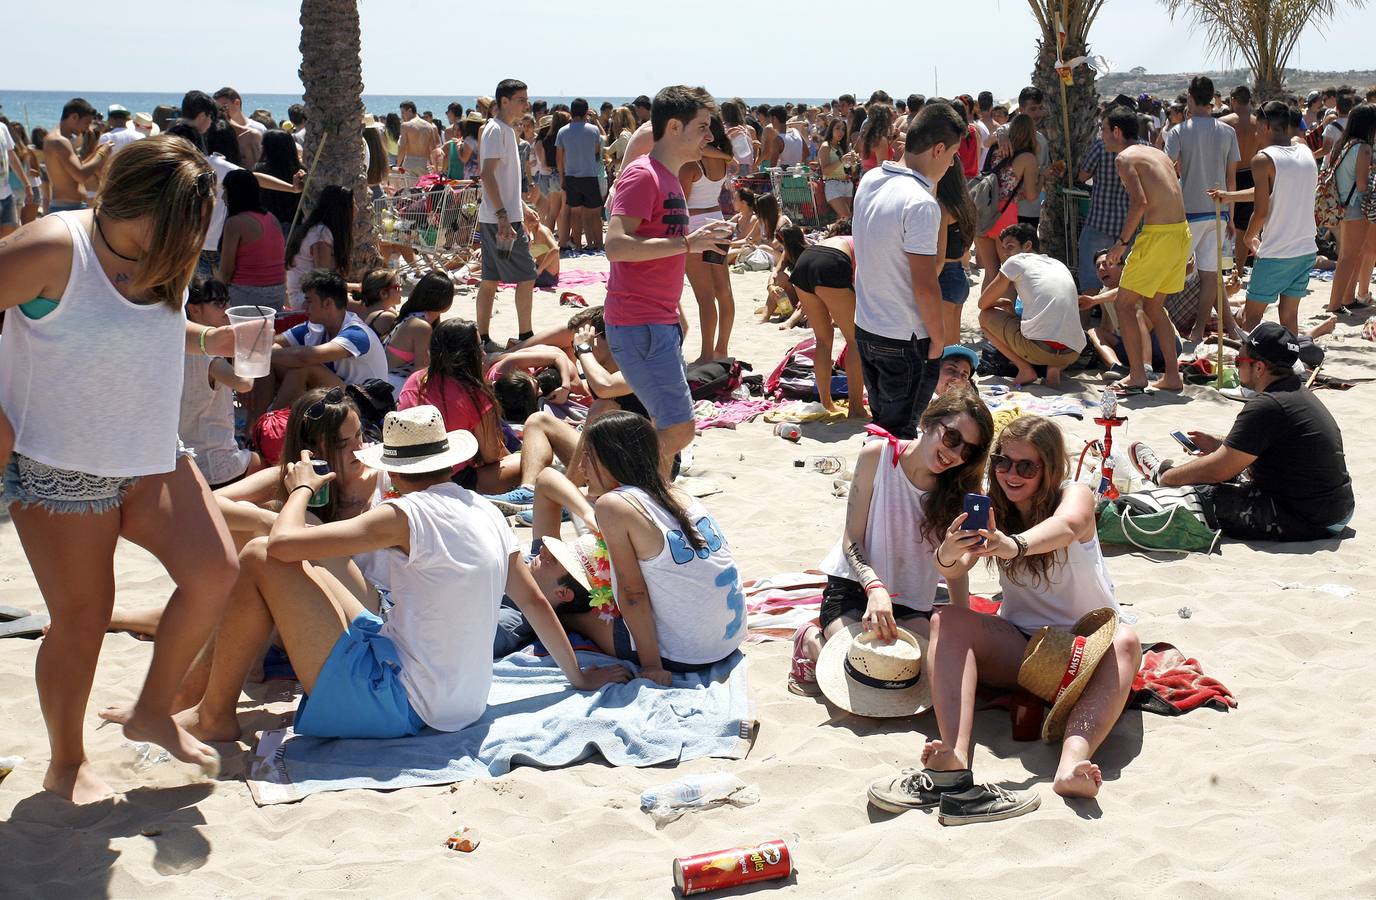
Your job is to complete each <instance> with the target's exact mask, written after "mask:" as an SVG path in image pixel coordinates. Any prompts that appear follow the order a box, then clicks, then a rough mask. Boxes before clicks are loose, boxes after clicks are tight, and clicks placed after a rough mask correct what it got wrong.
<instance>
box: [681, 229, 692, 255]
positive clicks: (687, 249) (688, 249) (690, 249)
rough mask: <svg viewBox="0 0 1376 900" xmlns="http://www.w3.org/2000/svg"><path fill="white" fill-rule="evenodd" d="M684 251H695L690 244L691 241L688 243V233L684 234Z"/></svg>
mask: <svg viewBox="0 0 1376 900" xmlns="http://www.w3.org/2000/svg"><path fill="white" fill-rule="evenodd" d="M683 252H684V253H692V252H693V245H692V244H690V243H688V235H686V234H685V235H684V236H683Z"/></svg>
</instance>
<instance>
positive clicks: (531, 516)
mask: <svg viewBox="0 0 1376 900" xmlns="http://www.w3.org/2000/svg"><path fill="white" fill-rule="evenodd" d="M572 520H573V517H572V516H570V515H569V511H568V510H567V509H565V510H562V511H561V513H560V516H559V521H560V522H571V521H572ZM516 524H517V525H524V526H525V527H527V528H534V527H535V508H534V507H528V508H526V509H523V510H521V511H520V512H518V513H517V514H516Z"/></svg>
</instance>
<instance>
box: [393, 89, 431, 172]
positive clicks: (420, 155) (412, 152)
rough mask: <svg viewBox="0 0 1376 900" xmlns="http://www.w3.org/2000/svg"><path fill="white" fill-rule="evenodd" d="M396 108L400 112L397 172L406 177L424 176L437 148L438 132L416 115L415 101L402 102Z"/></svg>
mask: <svg viewBox="0 0 1376 900" xmlns="http://www.w3.org/2000/svg"><path fill="white" fill-rule="evenodd" d="M397 108H398V109H400V110H401V138H400V139H399V140H398V141H397V170H398V171H401V172H405V173H406V174H408V175H424V174H425V173H426V172H428V171H429V170H430V154H432V153H434V152H435V148H436V147H438V146H439V143H440V135H439V132H438V131H436V130H435V126H433V125H431V124H430V123H429V122H427V121H425V120H424V119H422V118H421V117H420V116H418V115H416V104H415V101H413V100H403V101H402V102H401V104H400V105H399V106H398V107H397Z"/></svg>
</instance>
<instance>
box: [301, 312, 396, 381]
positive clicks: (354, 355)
mask: <svg viewBox="0 0 1376 900" xmlns="http://www.w3.org/2000/svg"><path fill="white" fill-rule="evenodd" d="M282 336H283V337H285V338H286V339H287V346H289V347H318V346H320V345H321V344H326V343H329V344H338V345H339V346H341V347H343V348H344V349H346V350H348V351H349V355H348V356H346V357H344V358H343V359H338V360H335V361H334V362H332V363H326V364H325V368H327V369H329V370H330V371H331V372H333V373H334V374H336V375H338V376H339V379H340V381H343V382H344V383H345V384H361V383H363V382H364V381H367V380H368V379H369V378H381V379H384V380H385V379H386V378H387V351H386V350H384V349H383V347H382V341H380V340H378V338H377V335H376V334H374V333H373V329H371V328H369V327H368V326H367V325H364V324H363V320H362V319H360V318H359V317H358V315H357V314H355V313H352V312H346V313H344V326H343V327H342V328H340V329H339V334H336V335H335V336H334V337H332V338H329V339H328V340H327V339H326V336H325V326H323V325H315V324H312V323H310V322H302V323H301V324H300V325H294V326H292V327H291V328H288V329H287V330H286V331H284V332H283V333H282Z"/></svg>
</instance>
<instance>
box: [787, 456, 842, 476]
mask: <svg viewBox="0 0 1376 900" xmlns="http://www.w3.org/2000/svg"><path fill="white" fill-rule="evenodd" d="M793 465H794V466H796V467H797V468H799V469H806V470H807V471H809V472H817V473H818V474H821V475H836V474H838V473H840V472H844V471H845V469H846V461H845V460H844V459H843V458H841V457H839V456H809V457H808V458H807V459H795V460H794V461H793Z"/></svg>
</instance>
